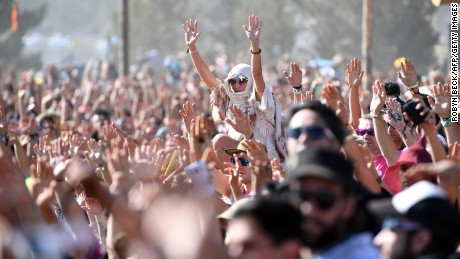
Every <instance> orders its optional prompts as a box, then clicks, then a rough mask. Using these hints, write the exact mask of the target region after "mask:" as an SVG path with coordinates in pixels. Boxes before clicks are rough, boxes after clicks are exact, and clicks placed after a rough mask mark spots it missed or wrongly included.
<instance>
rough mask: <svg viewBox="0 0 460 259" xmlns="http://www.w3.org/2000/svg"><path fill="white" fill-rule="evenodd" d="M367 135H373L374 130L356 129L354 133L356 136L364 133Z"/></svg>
mask: <svg viewBox="0 0 460 259" xmlns="http://www.w3.org/2000/svg"><path fill="white" fill-rule="evenodd" d="M366 133H367V135H369V136H374V130H373V129H367V130H366V129H358V130H356V134H358V136H364V135H366Z"/></svg>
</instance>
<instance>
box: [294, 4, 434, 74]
mask: <svg viewBox="0 0 460 259" xmlns="http://www.w3.org/2000/svg"><path fill="white" fill-rule="evenodd" d="M295 3H296V4H297V6H298V11H299V13H300V14H302V15H303V18H304V19H305V20H312V22H310V23H309V24H310V25H311V26H310V28H309V29H312V30H314V32H315V33H316V37H317V38H316V44H315V48H316V49H317V51H318V52H319V53H320V54H321V55H322V56H323V57H326V58H330V57H332V56H333V55H334V54H336V53H341V54H343V55H344V56H345V57H346V58H350V57H353V56H358V57H360V56H361V35H362V34H361V21H362V0H347V1H323V0H309V1H305V0H296V1H295ZM434 11H435V7H433V5H432V4H431V2H430V1H419V0H385V1H373V17H374V30H373V35H374V39H373V54H374V55H373V56H374V67H375V68H377V69H381V70H383V71H388V70H389V69H390V68H391V67H392V65H393V62H394V60H395V59H396V58H398V57H401V56H404V57H407V58H411V59H412V60H413V61H414V62H415V65H416V66H417V71H418V72H421V73H425V72H427V70H428V68H429V66H430V65H431V63H432V62H433V61H434V59H433V58H434V56H433V46H434V45H435V44H436V42H437V40H438V35H437V34H436V33H435V31H434V29H433V28H432V26H431V24H430V22H431V19H432V16H433V13H434Z"/></svg>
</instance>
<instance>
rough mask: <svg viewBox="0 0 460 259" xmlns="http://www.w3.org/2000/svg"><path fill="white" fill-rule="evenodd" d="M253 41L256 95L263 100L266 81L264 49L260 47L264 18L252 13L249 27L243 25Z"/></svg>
mask: <svg viewBox="0 0 460 259" xmlns="http://www.w3.org/2000/svg"><path fill="white" fill-rule="evenodd" d="M243 27H244V30H245V31H246V36H248V39H249V41H251V54H252V55H251V66H252V77H253V78H254V87H255V89H256V95H257V99H258V100H262V96H263V94H264V91H265V82H264V78H263V76H262V58H261V57H260V53H262V50H261V49H260V47H259V39H260V31H261V30H262V20H259V18H258V17H257V16H256V15H254V14H252V15H250V16H249V28H247V27H246V25H243Z"/></svg>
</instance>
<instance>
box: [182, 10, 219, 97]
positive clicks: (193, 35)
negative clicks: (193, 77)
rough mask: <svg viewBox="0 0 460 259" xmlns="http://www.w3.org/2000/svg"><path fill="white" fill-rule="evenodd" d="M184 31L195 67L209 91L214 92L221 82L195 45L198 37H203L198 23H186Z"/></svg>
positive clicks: (183, 27) (189, 21) (183, 26)
mask: <svg viewBox="0 0 460 259" xmlns="http://www.w3.org/2000/svg"><path fill="white" fill-rule="evenodd" d="M182 29H183V30H184V33H185V34H184V35H185V44H187V47H188V52H189V53H190V56H191V57H192V61H193V65H195V68H196V70H197V72H198V74H199V75H200V77H201V79H202V80H203V81H204V83H205V84H206V85H207V86H208V88H209V90H211V91H212V90H214V87H216V86H217V85H218V84H219V80H218V79H217V78H216V77H215V76H214V75H213V74H212V73H211V70H210V69H209V67H208V65H207V64H206V63H205V62H204V60H203V59H202V58H201V56H200V53H199V52H198V50H197V49H196V45H195V44H196V41H197V40H198V37H199V36H200V35H201V33H200V32H198V21H197V20H195V21H193V20H192V19H190V20H188V21H186V22H185V24H182Z"/></svg>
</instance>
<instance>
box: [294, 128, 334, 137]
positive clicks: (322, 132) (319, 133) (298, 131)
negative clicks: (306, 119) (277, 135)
mask: <svg viewBox="0 0 460 259" xmlns="http://www.w3.org/2000/svg"><path fill="white" fill-rule="evenodd" d="M302 134H307V136H308V137H309V138H311V139H313V140H318V139H321V138H323V137H325V136H326V137H328V138H330V139H335V136H334V134H332V132H331V131H330V130H329V129H328V128H323V127H320V126H307V127H299V128H286V136H287V137H288V138H293V139H298V138H299V137H300V135H302Z"/></svg>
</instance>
